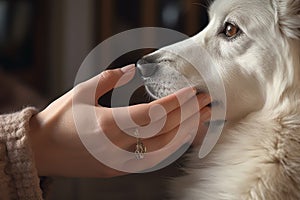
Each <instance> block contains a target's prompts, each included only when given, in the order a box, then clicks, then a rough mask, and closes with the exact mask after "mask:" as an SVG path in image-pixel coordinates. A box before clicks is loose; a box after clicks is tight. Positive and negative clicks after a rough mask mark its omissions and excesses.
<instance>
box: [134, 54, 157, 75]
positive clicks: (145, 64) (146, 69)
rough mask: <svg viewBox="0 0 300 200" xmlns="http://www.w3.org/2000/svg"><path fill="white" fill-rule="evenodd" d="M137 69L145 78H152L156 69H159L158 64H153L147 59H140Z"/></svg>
mask: <svg viewBox="0 0 300 200" xmlns="http://www.w3.org/2000/svg"><path fill="white" fill-rule="evenodd" d="M136 66H137V69H138V72H139V73H140V75H141V76H142V77H144V78H147V77H150V76H152V75H153V74H154V73H155V71H156V69H157V63H155V62H153V61H152V62H151V60H149V59H148V58H147V57H145V58H142V59H140V60H139V61H138V62H137V64H136Z"/></svg>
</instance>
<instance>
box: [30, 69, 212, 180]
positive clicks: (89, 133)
mask: <svg viewBox="0 0 300 200" xmlns="http://www.w3.org/2000/svg"><path fill="white" fill-rule="evenodd" d="M134 73H135V68H134V66H128V67H126V68H123V69H116V70H107V71H104V72H102V73H101V74H99V75H98V76H96V77H94V78H92V79H90V80H87V81H85V82H83V83H80V84H79V85H77V86H76V87H74V88H73V89H72V90H71V91H69V92H67V93H66V94H65V95H63V96H62V97H60V98H59V99H57V100H56V101H54V102H53V103H51V104H50V105H49V106H48V107H47V108H46V109H44V110H43V111H41V112H40V113H38V114H37V115H35V116H34V117H33V118H32V119H31V121H30V128H31V132H30V140H31V145H32V149H33V152H34V154H35V163H36V167H37V169H38V172H39V175H44V176H49V175H52V176H53V175H55V176H69V177H113V176H118V175H122V174H125V173H126V172H122V171H120V170H116V169H114V168H112V167H108V166H107V165H106V164H107V163H102V162H99V161H98V160H97V159H96V158H94V157H93V156H92V155H91V154H90V152H89V151H88V149H87V148H86V147H85V146H84V144H83V141H82V140H83V139H84V138H86V139H87V140H89V141H92V142H94V143H95V144H99V145H96V146H95V147H94V148H96V151H97V152H98V153H100V155H110V154H111V153H113V149H112V148H110V146H106V145H109V144H108V143H103V141H100V140H94V138H97V137H96V136H97V135H99V133H103V134H104V135H105V136H106V137H107V138H108V139H109V140H110V141H111V142H112V143H113V144H114V145H115V146H117V147H119V148H120V149H123V150H125V151H128V152H133V151H134V150H135V148H134V147H135V145H136V142H137V139H136V137H135V136H134V135H132V136H131V135H129V134H128V133H133V132H134V131H135V130H137V129H139V128H140V127H144V128H145V127H146V129H143V130H144V131H146V132H148V134H151V130H152V129H151V126H150V125H152V127H156V126H159V125H160V124H161V123H160V122H162V121H163V122H164V123H163V124H162V125H163V126H162V127H161V129H160V130H159V132H158V133H157V134H156V135H155V136H152V137H150V138H144V137H145V136H144V132H140V135H141V137H143V138H142V142H143V144H144V145H145V146H146V147H147V152H150V153H151V152H155V151H158V150H161V149H163V150H161V151H160V153H159V154H156V155H157V156H152V157H150V156H149V158H148V159H146V158H145V160H143V161H145V162H139V165H141V166H140V168H141V169H147V168H151V167H153V166H155V165H156V164H158V163H160V162H161V161H163V160H164V159H166V158H167V157H168V156H170V155H171V154H172V153H174V152H175V151H176V150H177V149H178V148H180V147H181V146H182V145H183V144H185V143H187V142H191V140H192V138H193V137H194V135H191V132H195V129H197V128H198V125H199V124H200V125H201V124H202V122H203V121H206V120H208V119H209V118H210V109H209V108H208V107H206V105H208V104H209V103H210V98H209V97H208V96H206V95H203V94H200V95H198V96H195V91H194V90H193V89H191V88H185V89H183V90H181V91H179V92H177V93H176V94H173V95H170V96H167V97H164V98H162V99H159V100H156V101H153V102H151V103H148V104H139V105H134V106H129V107H122V108H106V107H102V106H99V105H98V103H97V102H98V101H97V100H98V99H99V98H100V97H101V96H102V95H104V94H105V93H106V92H108V91H109V90H111V89H112V88H114V87H115V86H116V85H117V86H120V85H122V84H125V83H126V82H128V81H129V80H130V79H131V78H132V77H133V76H134ZM91 95H94V96H91ZM90 97H92V98H90ZM178 97H180V99H181V101H180V102H179V100H178ZM195 102H196V103H197V104H198V106H196V107H197V109H195V106H193V105H194V104H195ZM161 106H162V107H163V108H164V111H165V112H158V115H160V116H157V115H156V116H155V112H154V115H153V110H155V109H153V108H161ZM77 108H78V109H77ZM151 109H152V115H151ZM87 110H90V111H93V113H94V114H95V115H94V116H93V115H87V114H84V113H85V112H86V111H87ZM158 110H160V109H158ZM78 111H82V112H84V113H80V112H79V113H78ZM199 112H200V113H201V118H200V119H201V120H200V121H199ZM124 113H129V115H130V119H131V118H132V120H133V121H134V122H135V123H134V124H132V123H124V124H125V127H122V128H120V127H119V126H118V125H119V124H118V123H117V121H118V120H116V119H120V120H121V122H127V121H128V116H127V115H126V114H125V115H124ZM162 113H163V115H162ZM149 114H150V115H151V116H149ZM151 117H152V118H151ZM127 125H128V126H127ZM99 127H100V128H99ZM179 128H181V129H180V130H181V132H184V133H185V134H180V135H178V129H179ZM80 129H81V130H80ZM78 130H80V132H78ZM149 130H150V131H149ZM82 132H84V133H83V137H82ZM126 133H127V134H126ZM155 133H156V132H155ZM100 135H101V134H100ZM148 136H149V135H148ZM175 136H178V137H176V138H175ZM173 138H175V139H174V141H173ZM170 141H173V142H172V144H171V145H167V144H169V143H170ZM100 144H101V145H100ZM147 154H148V153H146V157H147ZM113 155H116V154H113ZM118 158H120V156H119V157H118ZM118 158H117V157H116V156H114V157H110V159H118ZM133 160H134V159H133ZM132 162H133V161H132ZM132 162H131V163H130V162H129V163H127V164H128V166H131V167H134V166H133V165H132ZM121 164H124V165H125V164H126V163H121ZM135 164H136V163H135Z"/></svg>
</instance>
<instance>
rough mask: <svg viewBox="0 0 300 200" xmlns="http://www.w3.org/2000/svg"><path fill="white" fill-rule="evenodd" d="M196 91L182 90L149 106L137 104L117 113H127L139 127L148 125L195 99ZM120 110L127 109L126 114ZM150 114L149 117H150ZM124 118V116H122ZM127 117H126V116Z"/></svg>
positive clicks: (190, 89)
mask: <svg viewBox="0 0 300 200" xmlns="http://www.w3.org/2000/svg"><path fill="white" fill-rule="evenodd" d="M195 94H196V91H195V90H194V89H193V88H190V87H189V88H184V89H181V90H179V91H178V92H176V93H174V94H171V95H169V96H166V97H164V98H162V99H158V100H156V101H153V102H151V103H149V104H138V105H134V106H130V107H128V108H120V110H119V111H120V112H119V113H121V112H122V113H127V115H128V113H129V114H130V117H131V118H132V119H133V120H134V122H135V123H137V124H138V125H140V126H144V125H147V124H149V123H150V122H151V121H152V122H154V121H158V120H160V119H162V118H163V117H166V116H167V114H168V113H170V112H171V111H173V110H175V109H176V108H178V107H180V106H181V105H183V104H184V103H185V102H187V101H188V100H190V99H191V98H192V97H195ZM122 109H124V110H125V109H128V110H127V112H125V111H124V110H123V111H122ZM149 114H151V117H152V118H151V117H150V115H149ZM124 117H125V116H124ZM127 117H128V116H127ZM133 127H136V125H134V126H129V127H126V128H133Z"/></svg>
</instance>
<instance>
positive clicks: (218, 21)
mask: <svg viewBox="0 0 300 200" xmlns="http://www.w3.org/2000/svg"><path fill="white" fill-rule="evenodd" d="M227 20H229V21H234V22H235V23H236V24H237V25H238V26H239V27H240V28H241V29H242V31H243V32H244V34H243V35H242V36H240V37H238V38H237V39H235V40H234V41H226V40H224V38H222V37H221V36H220V34H219V32H218V31H219V29H220V27H222V25H223V23H224V22H225V21H227ZM299 29H300V1H299V0H251V1H250V0H217V1H216V2H214V3H213V5H212V6H211V9H210V23H209V25H208V26H207V28H206V29H204V30H203V31H202V32H201V33H199V34H197V35H195V36H194V37H193V38H192V39H193V40H194V41H196V42H198V43H199V45H201V46H202V47H203V48H205V49H206V50H207V51H208V52H209V54H210V55H211V57H212V59H213V60H214V62H216V63H217V66H216V67H217V69H216V70H218V72H219V73H220V74H221V76H222V78H223V80H224V84H225V89H226V94H227V112H226V114H227V120H228V122H227V125H226V126H225V128H224V130H223V133H222V136H221V139H220V140H219V142H218V144H217V145H216V146H215V148H214V149H213V151H212V152H211V153H210V154H209V155H208V156H207V157H206V158H204V159H202V160H199V159H198V158H197V155H196V154H197V153H198V152H195V154H191V155H189V156H188V158H189V159H188V160H189V162H188V164H187V167H186V168H185V171H186V172H187V173H188V175H187V176H184V177H181V178H176V179H175V180H174V181H173V187H172V189H173V190H172V192H171V193H172V195H173V197H174V198H175V199H187V200H193V199H195V200H196V199H197V200H198V199H201V200H241V199H245V200H260V199H263V200H283V199H286V200H289V199H291V200H292V199H293V200H294V199H295V200H296V199H300V89H299V84H300V79H299V75H300V74H299V73H300V71H299V69H300V30H299ZM180 46H182V49H181V51H188V49H186V47H183V46H184V45H179V48H180ZM175 47H176V48H178V45H177V46H176V45H175V46H170V47H167V48H169V49H172V48H175ZM154 54H155V55H156V57H157V55H159V58H160V59H161V60H166V62H159V61H158V63H160V66H161V67H160V69H159V72H158V73H157V74H158V75H153V77H151V78H150V80H151V81H149V82H148V83H147V80H146V86H147V87H148V89H149V88H151V89H150V90H149V91H157V93H156V96H157V97H161V96H164V95H167V94H169V93H170V92H173V91H175V90H177V89H179V88H180V87H182V84H184V85H195V86H197V87H199V88H203V87H204V86H203V81H201V77H200V76H199V75H197V73H193V72H192V71H193V70H192V69H191V67H190V66H189V65H188V64H187V63H185V62H183V61H181V60H180V59H178V58H176V57H172V56H170V55H168V54H167V53H165V52H164V51H162V50H158V51H157V52H155V53H154ZM152 55H153V54H152ZM150 56H151V55H150ZM173 61H175V64H174V62H173ZM174 69H175V70H176V71H177V72H180V73H181V74H183V75H184V76H185V77H186V78H187V79H189V80H190V83H185V82H184V81H180V80H181V79H180V77H179V78H178V77H170V76H166V74H168V73H170V71H172V70H173V71H174ZM162 77H168V80H166V78H162ZM178 80H179V81H178ZM178 82H180V83H178ZM152 83H156V84H154V85H153V84H152ZM167 83H168V84H169V85H172V88H170V87H168V84H167ZM153 96H155V95H153Z"/></svg>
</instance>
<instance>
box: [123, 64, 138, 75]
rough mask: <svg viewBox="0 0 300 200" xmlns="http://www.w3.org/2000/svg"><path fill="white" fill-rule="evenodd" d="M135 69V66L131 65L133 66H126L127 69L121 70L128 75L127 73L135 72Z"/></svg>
mask: <svg viewBox="0 0 300 200" xmlns="http://www.w3.org/2000/svg"><path fill="white" fill-rule="evenodd" d="M134 69H135V65H134V64H131V65H127V66H125V67H122V68H121V71H122V72H123V73H124V74H126V73H129V72H131V71H132V70H134Z"/></svg>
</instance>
